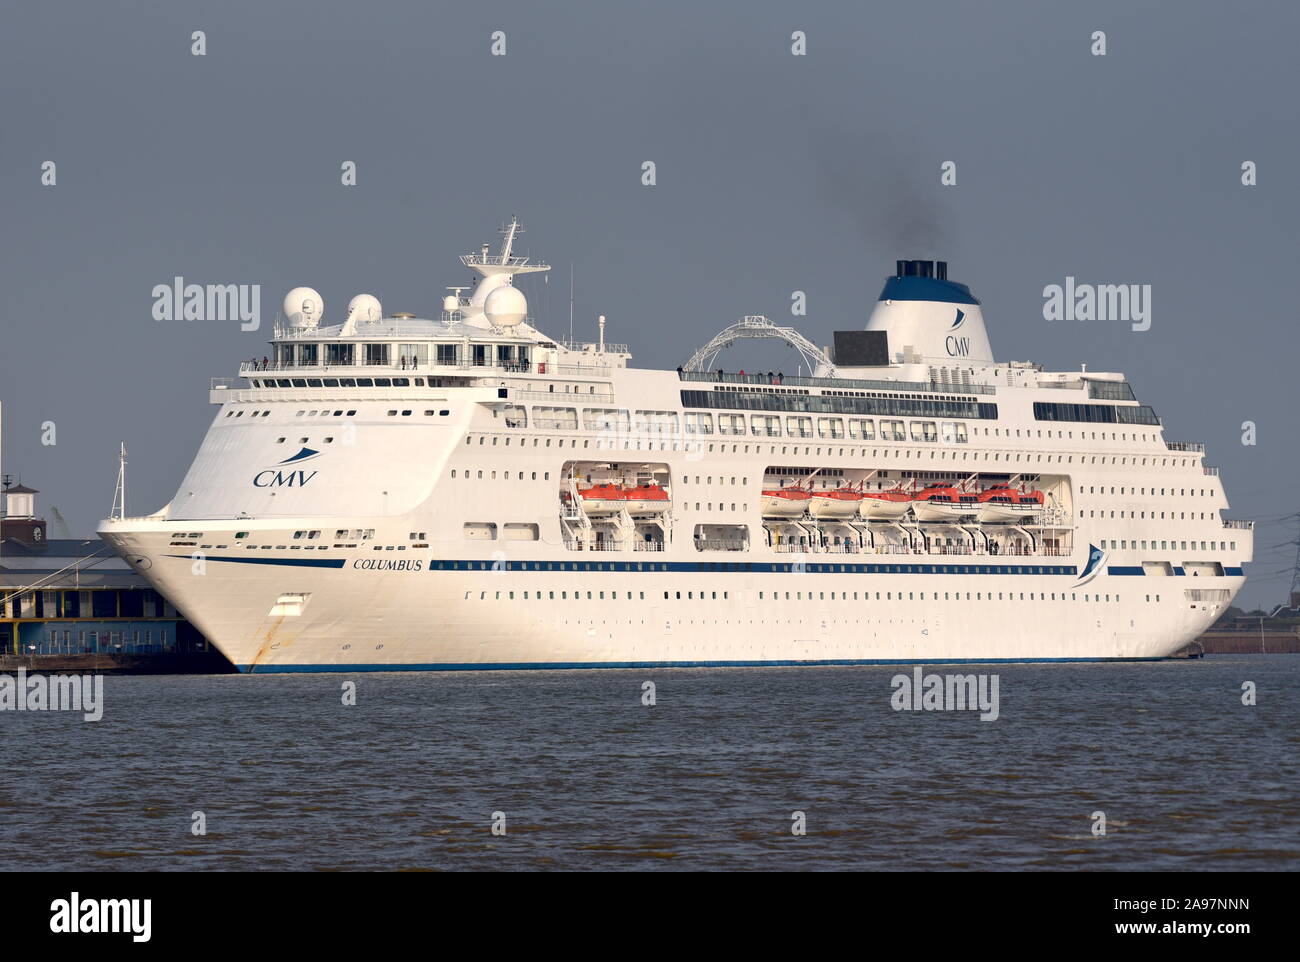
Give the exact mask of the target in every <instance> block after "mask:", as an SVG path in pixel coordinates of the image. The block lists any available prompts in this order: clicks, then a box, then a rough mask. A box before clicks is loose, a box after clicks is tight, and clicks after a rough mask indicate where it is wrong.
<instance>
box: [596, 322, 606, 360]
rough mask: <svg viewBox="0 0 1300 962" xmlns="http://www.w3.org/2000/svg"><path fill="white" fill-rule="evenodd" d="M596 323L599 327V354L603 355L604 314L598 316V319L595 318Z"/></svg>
mask: <svg viewBox="0 0 1300 962" xmlns="http://www.w3.org/2000/svg"><path fill="white" fill-rule="evenodd" d="M597 323H598V324H599V325H600V353H601V354H604V353H605V315H604V314H602V315H600V317H599V318H597Z"/></svg>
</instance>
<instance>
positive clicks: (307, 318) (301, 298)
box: [284, 287, 325, 330]
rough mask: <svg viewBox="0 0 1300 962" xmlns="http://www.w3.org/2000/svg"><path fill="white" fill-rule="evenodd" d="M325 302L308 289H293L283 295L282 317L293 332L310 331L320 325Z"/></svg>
mask: <svg viewBox="0 0 1300 962" xmlns="http://www.w3.org/2000/svg"><path fill="white" fill-rule="evenodd" d="M324 310H325V302H324V301H322V300H321V296H320V294H318V293H317V292H316V291H314V290H312V289H311V288H310V287H295V288H294V289H293V290H291V291H290V292H289V293H288V294H286V295H284V317H285V320H286V321H288V322H289V326H290V327H291V328H294V329H295V330H310V329H311V328H313V327H315V326H316V325H318V324H319V323H320V319H321V314H323V313H324Z"/></svg>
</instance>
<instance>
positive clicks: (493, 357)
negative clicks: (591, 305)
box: [213, 218, 631, 389]
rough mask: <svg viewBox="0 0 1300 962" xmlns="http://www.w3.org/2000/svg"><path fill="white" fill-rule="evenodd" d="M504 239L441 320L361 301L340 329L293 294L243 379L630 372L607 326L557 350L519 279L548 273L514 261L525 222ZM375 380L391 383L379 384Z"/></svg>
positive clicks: (365, 381) (471, 261) (459, 378)
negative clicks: (266, 347) (594, 337)
mask: <svg viewBox="0 0 1300 962" xmlns="http://www.w3.org/2000/svg"><path fill="white" fill-rule="evenodd" d="M501 231H502V233H503V234H504V235H505V238H504V241H503V243H502V246H501V251H500V253H499V254H496V255H493V254H490V253H489V251H488V247H487V245H483V248H482V249H481V250H480V251H478V252H476V253H473V254H467V255H465V256H464V257H462V258H461V262H462V263H463V264H464V265H466V266H467V267H471V268H473V269H474V270H475V271H477V272H478V273H479V274H481V275H482V280H481V281H480V282H479V283H478V285H477V286H476V287H475V288H474V290H473V293H472V294H470V296H468V297H466V296H464V292H465V291H468V290H469V288H468V287H451V288H448V290H449V291H450V293H448V294H447V296H445V297H444V298H443V301H442V313H441V316H440V317H439V318H437V319H433V318H421V317H416V316H415V315H414V314H409V313H405V312H401V313H391V314H385V313H384V310H383V306H382V305H381V304H380V301H379V299H378V298H377V297H375V296H373V295H371V294H358V295H357V296H355V297H354V298H352V300H351V301H350V302H349V304H348V308H347V313H346V316H345V317H344V320H343V321H342V322H341V323H336V324H326V323H324V320H323V317H324V301H323V299H322V298H321V296H320V294H319V293H317V292H316V291H315V290H313V289H312V288H310V287H296V288H294V289H293V290H292V291H290V292H289V293H288V295H286V297H285V299H284V311H283V313H282V314H281V316H280V318H278V319H277V322H276V328H275V338H274V340H273V341H272V342H271V353H270V354H269V355H264V356H263V357H261V358H252V359H250V360H249V361H248V362H246V363H244V364H243V365H241V367H240V369H239V374H240V376H241V377H244V378H246V379H248V381H249V386H250V387H253V388H280V387H298V388H309V387H372V386H374V387H377V386H383V387H390V386H399V385H397V384H396V383H394V382H392V381H391V378H392V376H393V374H397V375H398V376H399V377H404V376H405V377H409V376H410V372H416V374H417V376H418V377H419V378H420V380H419V382H417V383H416V384H415V385H400V386H421V387H424V386H428V387H433V386H437V387H451V386H457V385H462V384H464V385H476V384H481V383H482V382H480V381H476V380H474V379H475V378H480V377H483V376H485V375H501V374H524V375H540V376H555V377H572V376H576V375H582V376H587V377H608V375H609V371H610V369H611V368H615V367H626V366H627V362H628V360H629V359H630V357H631V355H630V354H629V353H628V349H627V345H625V344H609V343H606V341H605V318H604V317H601V318H600V321H599V323H600V340H599V341H598V342H596V343H574V342H568V341H561V342H557V341H554V340H551V339H550V338H548V337H547V336H546V335H545V334H544V333H542V332H541V331H540V330H538V329H537V328H536V327H535V326H534V325H533V323H532V318H531V317H529V316H528V301H527V298H526V297H525V296H524V294H523V292H521V291H520V290H518V289H517V288H516V287H515V286H514V278H515V276H516V275H519V274H529V273H535V272H541V271H547V270H549V269H550V267H549V265H547V264H544V263H541V262H534V261H532V260H531V259H530V258H528V257H521V256H517V255H516V254H515V253H514V246H515V243H516V240H517V238H518V235H519V234H520V233H522V232H523V228H522V227H521V226H520V224H519V221H518V219H517V218H512V219H511V221H510V223H509V224H507V225H506V226H505V227H503V228H502V229H501ZM375 375H379V376H381V377H382V378H383V379H384V381H385V383H383V384H382V385H380V384H376V383H374V376H375ZM426 379H427V381H428V383H427V384H426V383H425V381H426ZM435 381H436V383H435ZM228 386H229V385H228V384H226V385H218V384H216V383H214V385H213V387H214V389H217V388H219V387H228Z"/></svg>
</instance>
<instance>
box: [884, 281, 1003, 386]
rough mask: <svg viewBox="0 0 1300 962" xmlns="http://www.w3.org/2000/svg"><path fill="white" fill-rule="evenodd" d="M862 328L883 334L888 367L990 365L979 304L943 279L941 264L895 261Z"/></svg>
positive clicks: (967, 292) (990, 353) (962, 287)
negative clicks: (886, 337) (886, 341)
mask: <svg viewBox="0 0 1300 962" xmlns="http://www.w3.org/2000/svg"><path fill="white" fill-rule="evenodd" d="M867 330H868V331H886V332H887V333H888V335H889V353H890V360H891V361H892V362H893V363H899V362H900V361H904V360H906V361H908V362H910V361H913V360H915V359H918V358H919V359H920V361H922V362H924V363H928V364H943V365H952V364H967V363H973V364H983V363H992V362H993V350H992V348H991V347H990V345H989V338H988V332H987V331H986V330H985V329H984V315H983V313H982V312H981V310H980V302H979V301H977V300H976V299H975V297H974V296H973V295H972V294H971V292H970V288H969V287H967V286H966V285H965V284H958V283H957V282H956V281H950V280H948V262H947V261H930V260H902V261H897V262H896V263H895V272H894V276H893V277H890V278H888V279H887V280H886V281H885V288H884V290H883V291H881V293H880V300H878V301H877V302H876V307H875V310H873V311H872V312H871V317H870V318H869V319H868V321H867Z"/></svg>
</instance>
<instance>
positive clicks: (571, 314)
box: [569, 261, 573, 344]
mask: <svg viewBox="0 0 1300 962" xmlns="http://www.w3.org/2000/svg"><path fill="white" fill-rule="evenodd" d="M569 343H570V344H572V343H573V261H569Z"/></svg>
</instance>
